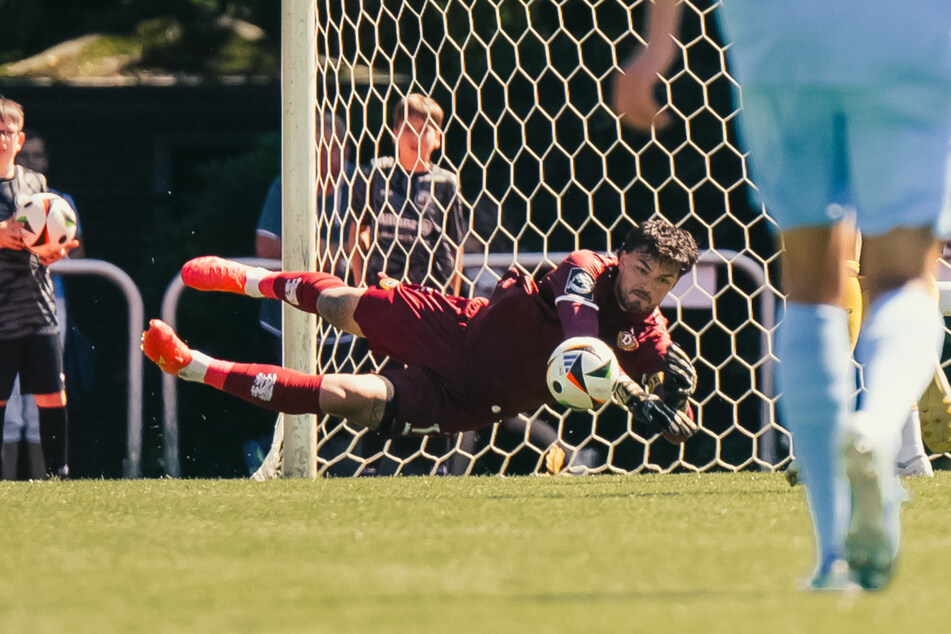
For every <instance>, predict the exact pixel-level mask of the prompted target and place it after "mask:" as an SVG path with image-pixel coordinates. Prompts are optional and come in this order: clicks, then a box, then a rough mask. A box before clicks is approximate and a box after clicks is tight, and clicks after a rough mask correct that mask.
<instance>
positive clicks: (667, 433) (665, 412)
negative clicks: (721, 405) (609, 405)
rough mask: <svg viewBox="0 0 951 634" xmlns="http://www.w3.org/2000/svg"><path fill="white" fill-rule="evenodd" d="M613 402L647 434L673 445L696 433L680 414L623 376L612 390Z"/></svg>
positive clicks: (688, 418)
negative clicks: (628, 414)
mask: <svg viewBox="0 0 951 634" xmlns="http://www.w3.org/2000/svg"><path fill="white" fill-rule="evenodd" d="M614 398H615V400H616V401H617V402H618V403H620V404H621V405H623V406H624V407H626V408H627V409H628V411H630V412H631V415H632V416H633V418H634V420H635V421H637V422H638V423H640V424H641V425H643V426H644V428H645V429H647V431H649V432H650V433H652V434H661V435H663V436H664V438H666V439H667V440H668V441H670V442H672V443H674V444H677V443H682V442H684V441H685V440H687V439H688V438H690V437H691V436H693V435H694V434H696V433H697V431H698V429H699V428H698V427H697V424H696V423H695V422H693V421H692V420H690V417H689V416H687V415H686V414H685V413H684V412H682V411H679V410H677V409H674V408H672V407H670V406H669V405H667V404H666V403H664V402H663V401H662V400H661V399H660V397H659V396H657V395H655V394H648V393H647V392H646V391H644V388H642V387H641V386H640V385H638V384H637V383H636V382H635V381H634V379H632V378H631V377H629V376H627V375H623V376H621V378H619V379H618V382H617V384H616V385H615V386H614Z"/></svg>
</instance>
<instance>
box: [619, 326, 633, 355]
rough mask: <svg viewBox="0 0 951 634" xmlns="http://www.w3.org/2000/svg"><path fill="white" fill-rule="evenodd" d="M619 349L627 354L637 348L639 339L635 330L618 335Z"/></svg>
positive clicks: (623, 331)
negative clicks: (635, 334)
mask: <svg viewBox="0 0 951 634" xmlns="http://www.w3.org/2000/svg"><path fill="white" fill-rule="evenodd" d="M617 347H618V348H620V349H621V350H624V351H625V352H630V351H631V350H634V349H635V348H637V337H635V336H634V331H633V330H622V331H621V332H619V333H617Z"/></svg>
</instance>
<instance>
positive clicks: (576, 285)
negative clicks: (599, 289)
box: [542, 251, 605, 339]
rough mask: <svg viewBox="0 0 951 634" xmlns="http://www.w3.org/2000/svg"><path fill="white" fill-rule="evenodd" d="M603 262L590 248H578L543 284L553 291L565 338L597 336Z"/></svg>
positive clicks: (552, 294)
mask: <svg viewBox="0 0 951 634" xmlns="http://www.w3.org/2000/svg"><path fill="white" fill-rule="evenodd" d="M604 270H605V264H604V262H603V261H602V260H601V259H600V258H599V257H598V256H597V255H595V254H594V253H592V252H590V251H575V252H573V253H571V254H570V255H569V256H568V257H567V258H565V259H564V260H563V261H562V262H561V264H559V265H558V266H557V267H556V268H555V270H554V271H552V272H551V273H548V274H547V275H546V276H545V277H544V278H543V280H542V284H543V285H545V286H548V287H549V288H550V289H551V290H550V292H551V296H552V297H553V299H554V302H555V310H556V312H557V313H558V321H560V322H561V330H562V333H563V334H564V336H565V339H569V338H571V337H597V336H598V312H599V308H598V304H597V303H596V302H595V300H594V288H595V285H596V284H597V279H598V277H599V276H600V275H601V273H603V272H604Z"/></svg>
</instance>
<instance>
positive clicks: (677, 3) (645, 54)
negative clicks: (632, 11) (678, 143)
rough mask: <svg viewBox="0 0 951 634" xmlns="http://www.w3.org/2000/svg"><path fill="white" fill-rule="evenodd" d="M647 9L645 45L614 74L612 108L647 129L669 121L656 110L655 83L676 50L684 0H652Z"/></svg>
mask: <svg viewBox="0 0 951 634" xmlns="http://www.w3.org/2000/svg"><path fill="white" fill-rule="evenodd" d="M649 12H650V16H649V17H648V20H647V23H648V26H647V38H646V39H647V46H646V47H644V48H643V49H641V50H640V51H638V52H637V53H636V54H634V55H633V56H632V57H631V58H629V59H628V61H627V62H625V63H624V64H623V65H622V67H621V70H620V71H618V72H617V73H615V74H614V111H615V112H616V113H617V114H618V115H620V117H621V121H623V122H624V123H626V124H628V125H630V126H633V127H635V128H637V129H639V130H649V129H650V127H651V123H652V122H653V124H654V125H655V126H656V127H657V128H664V127H666V126H668V125H670V116H669V115H668V114H667V113H664V112H660V113H659V112H658V111H659V110H660V106H659V105H658V104H657V100H655V99H654V86H655V84H656V83H657V80H658V77H659V75H662V74H663V73H664V72H666V71H667V68H668V67H669V66H670V64H671V62H672V61H673V59H674V55H675V54H676V53H677V50H678V49H677V44H676V43H675V42H674V37H675V36H676V35H677V34H678V32H679V30H680V17H681V14H682V13H683V1H682V0H651V3H650V8H649Z"/></svg>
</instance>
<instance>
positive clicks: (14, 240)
mask: <svg viewBox="0 0 951 634" xmlns="http://www.w3.org/2000/svg"><path fill="white" fill-rule="evenodd" d="M25 248H26V245H25V244H23V236H22V234H21V233H20V225H18V224H17V223H16V221H14V220H13V218H12V217H11V218H10V219H9V220H4V221H3V222H0V249H14V250H16V251H22V250H23V249H25Z"/></svg>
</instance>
